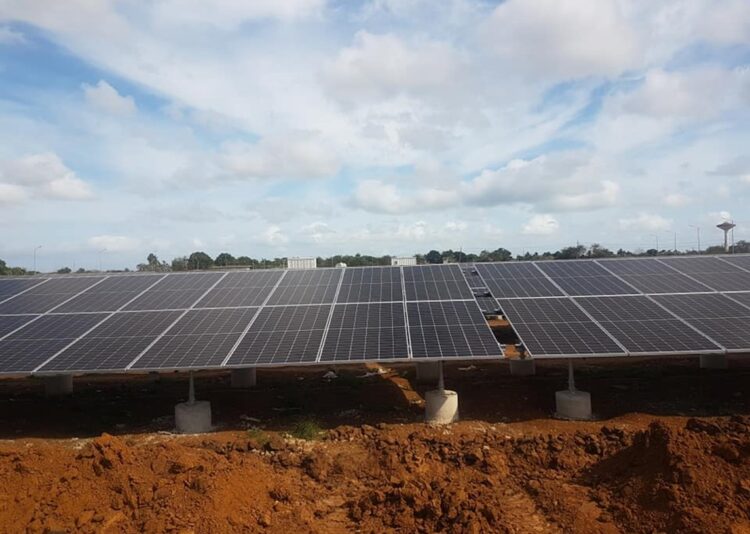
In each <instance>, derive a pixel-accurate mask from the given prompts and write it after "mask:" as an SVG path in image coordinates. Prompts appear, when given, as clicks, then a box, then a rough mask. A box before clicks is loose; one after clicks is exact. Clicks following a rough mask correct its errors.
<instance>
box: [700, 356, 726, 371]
mask: <svg viewBox="0 0 750 534" xmlns="http://www.w3.org/2000/svg"><path fill="white" fill-rule="evenodd" d="M700 361H701V369H726V368H727V357H726V356H725V355H723V354H701V356H700Z"/></svg>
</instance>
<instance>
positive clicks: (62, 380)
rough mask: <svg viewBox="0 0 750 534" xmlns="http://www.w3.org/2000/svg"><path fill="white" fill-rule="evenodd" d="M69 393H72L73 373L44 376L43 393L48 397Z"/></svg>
mask: <svg viewBox="0 0 750 534" xmlns="http://www.w3.org/2000/svg"><path fill="white" fill-rule="evenodd" d="M71 393H73V375H55V376H45V377H44V394H45V395H47V396H48V397H59V396H60V395H70V394H71Z"/></svg>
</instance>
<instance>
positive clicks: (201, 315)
mask: <svg viewBox="0 0 750 534" xmlns="http://www.w3.org/2000/svg"><path fill="white" fill-rule="evenodd" d="M257 311H258V308H228V309H220V310H205V309H195V310H190V311H188V312H187V314H185V315H184V316H183V317H182V318H181V319H180V320H179V321H177V323H176V324H175V325H174V326H173V327H172V328H170V329H169V331H168V332H167V333H166V334H164V335H163V336H162V337H161V338H159V340H158V341H157V342H156V343H155V344H154V345H153V346H152V347H151V348H149V349H148V350H147V351H146V352H145V353H144V354H143V356H141V357H140V358H139V359H138V361H136V362H135V364H134V365H133V366H132V368H133V369H178V368H179V369H192V368H204V369H205V368H212V367H219V366H220V365H221V363H222V362H223V361H224V359H225V358H226V356H228V355H229V352H230V351H231V349H232V347H233V346H234V344H235V342H236V341H237V340H238V339H239V337H240V334H242V332H243V331H244V330H245V327H247V325H248V324H250V321H251V320H252V318H253V317H254V316H255V314H256V313H257Z"/></svg>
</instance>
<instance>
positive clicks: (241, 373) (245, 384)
mask: <svg viewBox="0 0 750 534" xmlns="http://www.w3.org/2000/svg"><path fill="white" fill-rule="evenodd" d="M255 381H256V377H255V368H254V367H251V368H248V369H232V387H233V388H253V387H255Z"/></svg>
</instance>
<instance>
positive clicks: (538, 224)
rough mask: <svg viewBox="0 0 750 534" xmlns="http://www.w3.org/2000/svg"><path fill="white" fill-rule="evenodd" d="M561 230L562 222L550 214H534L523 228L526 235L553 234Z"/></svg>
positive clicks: (522, 231) (522, 230)
mask: <svg viewBox="0 0 750 534" xmlns="http://www.w3.org/2000/svg"><path fill="white" fill-rule="evenodd" d="M558 230H560V223H559V222H558V221H557V219H555V218H554V217H553V216H552V215H550V214H539V215H534V216H532V217H531V219H529V220H528V221H527V222H526V224H524V225H523V228H521V233H522V234H524V235H552V234H556V233H557V232H558Z"/></svg>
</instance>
